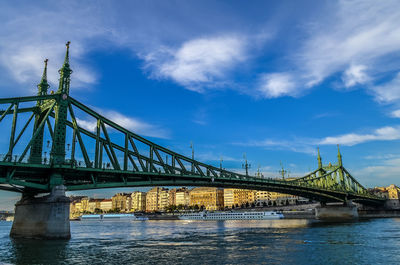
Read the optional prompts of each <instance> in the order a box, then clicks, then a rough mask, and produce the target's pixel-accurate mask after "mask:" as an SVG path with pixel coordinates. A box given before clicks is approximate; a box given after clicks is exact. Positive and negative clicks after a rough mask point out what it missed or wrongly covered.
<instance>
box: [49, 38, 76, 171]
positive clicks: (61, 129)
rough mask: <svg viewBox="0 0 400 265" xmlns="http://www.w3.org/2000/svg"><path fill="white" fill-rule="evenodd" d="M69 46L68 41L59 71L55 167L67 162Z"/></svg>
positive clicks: (52, 154) (52, 157) (52, 156)
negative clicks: (59, 95)
mask: <svg viewBox="0 0 400 265" xmlns="http://www.w3.org/2000/svg"><path fill="white" fill-rule="evenodd" d="M69 44H70V42H69V41H68V42H67V44H66V46H67V51H66V53H65V59H64V64H63V66H62V67H61V69H60V70H59V71H58V72H59V73H60V83H59V86H58V90H57V93H58V94H61V95H62V96H61V100H60V101H59V102H58V104H57V105H56V107H55V125H54V139H53V144H52V146H51V153H50V162H51V163H52V164H53V165H61V164H64V162H65V134H66V129H67V125H66V121H67V111H68V101H67V99H68V96H69V87H70V80H71V73H72V70H71V68H70V67H69Z"/></svg>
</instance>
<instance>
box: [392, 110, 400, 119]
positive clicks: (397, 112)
mask: <svg viewBox="0 0 400 265" xmlns="http://www.w3.org/2000/svg"><path fill="white" fill-rule="evenodd" d="M391 115H392V117H394V118H400V109H398V110H394V111H392V113H391Z"/></svg>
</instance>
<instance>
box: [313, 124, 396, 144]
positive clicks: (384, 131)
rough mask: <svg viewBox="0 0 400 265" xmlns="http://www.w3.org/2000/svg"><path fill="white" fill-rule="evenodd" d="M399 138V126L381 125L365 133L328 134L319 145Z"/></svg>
mask: <svg viewBox="0 0 400 265" xmlns="http://www.w3.org/2000/svg"><path fill="white" fill-rule="evenodd" d="M398 139H400V126H396V127H391V126H387V127H382V128H379V129H376V130H374V131H373V132H371V133H367V134H357V133H348V134H343V135H339V136H329V137H325V138H323V139H322V140H321V141H320V142H319V144H320V145H331V144H341V145H347V146H352V145H356V144H361V143H365V142H370V141H392V140H398Z"/></svg>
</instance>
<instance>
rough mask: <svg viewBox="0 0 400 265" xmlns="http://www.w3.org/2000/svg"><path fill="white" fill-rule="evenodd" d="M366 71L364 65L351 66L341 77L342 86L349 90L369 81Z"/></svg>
mask: <svg viewBox="0 0 400 265" xmlns="http://www.w3.org/2000/svg"><path fill="white" fill-rule="evenodd" d="M366 69H367V67H366V66H365V65H351V66H350V67H349V68H348V69H347V70H346V71H345V72H344V73H343V75H342V80H343V83H344V86H345V87H347V88H349V87H353V86H355V85H357V84H364V83H366V82H367V81H368V80H369V77H368V75H367V74H366V73H365V70H366Z"/></svg>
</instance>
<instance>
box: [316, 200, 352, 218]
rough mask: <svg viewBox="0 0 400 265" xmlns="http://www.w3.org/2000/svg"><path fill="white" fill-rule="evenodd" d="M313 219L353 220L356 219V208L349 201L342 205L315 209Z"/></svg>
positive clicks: (323, 206)
mask: <svg viewBox="0 0 400 265" xmlns="http://www.w3.org/2000/svg"><path fill="white" fill-rule="evenodd" d="M315 218H316V219H320V220H353V219H357V218H358V211H357V206H356V205H354V204H353V203H352V201H351V200H349V201H347V202H345V203H344V204H340V205H338V204H335V205H326V204H324V203H321V206H319V207H316V208H315Z"/></svg>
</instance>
